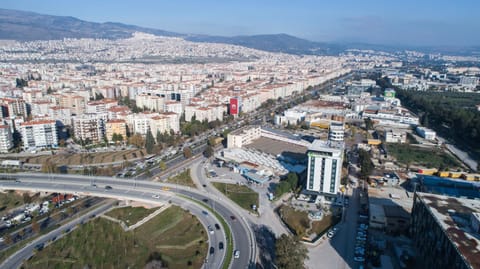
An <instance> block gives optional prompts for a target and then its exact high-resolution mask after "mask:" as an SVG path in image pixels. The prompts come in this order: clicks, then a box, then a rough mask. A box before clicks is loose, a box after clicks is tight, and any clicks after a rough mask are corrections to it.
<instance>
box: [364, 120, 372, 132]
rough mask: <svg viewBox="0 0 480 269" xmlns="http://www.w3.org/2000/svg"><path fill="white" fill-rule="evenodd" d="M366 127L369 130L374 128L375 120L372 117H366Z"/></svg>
mask: <svg viewBox="0 0 480 269" xmlns="http://www.w3.org/2000/svg"><path fill="white" fill-rule="evenodd" d="M365 129H367V131H368V130H373V121H372V119H370V118H366V119H365Z"/></svg>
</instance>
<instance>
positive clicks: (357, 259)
mask: <svg viewBox="0 0 480 269" xmlns="http://www.w3.org/2000/svg"><path fill="white" fill-rule="evenodd" d="M353 260H354V261H356V262H364V261H365V258H364V257H359V256H355V257H354V258H353Z"/></svg>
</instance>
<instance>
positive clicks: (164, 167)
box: [158, 161, 167, 171]
mask: <svg viewBox="0 0 480 269" xmlns="http://www.w3.org/2000/svg"><path fill="white" fill-rule="evenodd" d="M158 167H159V168H160V170H162V171H165V170H167V164H166V163H165V162H164V161H160V164H159V165H158Z"/></svg>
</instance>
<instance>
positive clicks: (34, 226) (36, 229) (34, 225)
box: [32, 219, 40, 233]
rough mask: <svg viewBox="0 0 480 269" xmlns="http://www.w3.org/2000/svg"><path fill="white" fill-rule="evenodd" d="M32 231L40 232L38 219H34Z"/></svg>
mask: <svg viewBox="0 0 480 269" xmlns="http://www.w3.org/2000/svg"><path fill="white" fill-rule="evenodd" d="M32 231H33V232H34V233H38V232H40V224H38V221H37V220H36V219H33V220H32Z"/></svg>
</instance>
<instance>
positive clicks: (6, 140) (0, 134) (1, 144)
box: [0, 125, 13, 153]
mask: <svg viewBox="0 0 480 269" xmlns="http://www.w3.org/2000/svg"><path fill="white" fill-rule="evenodd" d="M12 147H13V138H12V132H11V130H10V126H8V125H0V153H7V152H8V150H9V149H11V148H12Z"/></svg>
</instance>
